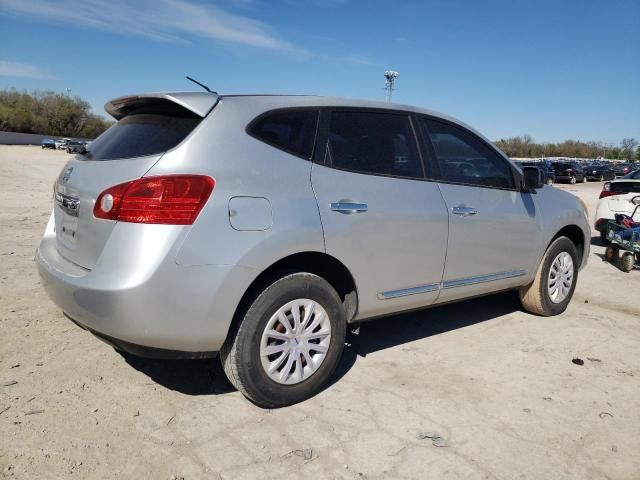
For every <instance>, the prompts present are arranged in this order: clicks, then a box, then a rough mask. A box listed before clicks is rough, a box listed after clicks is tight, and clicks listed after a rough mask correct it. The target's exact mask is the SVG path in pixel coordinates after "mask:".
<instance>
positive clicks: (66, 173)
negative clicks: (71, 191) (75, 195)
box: [61, 167, 73, 183]
mask: <svg viewBox="0 0 640 480" xmlns="http://www.w3.org/2000/svg"><path fill="white" fill-rule="evenodd" d="M72 173H73V167H69V168H67V169H66V170H65V171H64V174H63V175H62V180H61V183H67V182H68V181H69V178H70V177H71V174H72Z"/></svg>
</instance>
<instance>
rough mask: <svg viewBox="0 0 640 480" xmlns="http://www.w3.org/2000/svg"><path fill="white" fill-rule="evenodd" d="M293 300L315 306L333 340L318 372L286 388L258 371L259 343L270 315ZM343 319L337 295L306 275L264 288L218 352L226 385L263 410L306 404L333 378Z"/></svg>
mask: <svg viewBox="0 0 640 480" xmlns="http://www.w3.org/2000/svg"><path fill="white" fill-rule="evenodd" d="M297 298H308V299H311V300H314V301H316V302H317V303H319V304H320V305H321V306H322V307H323V308H324V309H325V311H326V312H327V315H328V316H329V321H330V325H331V340H330V343H329V348H328V350H327V353H326V356H325V358H324V360H323V361H322V363H321V364H320V366H319V367H318V369H317V370H316V371H315V372H314V373H312V374H311V376H310V377H308V378H306V379H305V380H303V381H302V382H300V383H296V384H293V385H285V384H281V383H278V382H276V381H275V380H272V379H271V378H270V377H269V376H268V374H267V372H266V371H265V370H264V368H263V367H262V363H261V359H260V342H261V339H262V334H263V332H264V329H265V328H266V326H267V323H268V321H269V319H270V318H271V316H272V315H273V314H274V313H275V312H276V311H277V310H278V309H279V308H280V307H282V306H283V305H285V304H286V303H287V302H290V301H291V300H295V299H297ZM346 325H347V321H346V316H345V312H344V308H343V305H342V302H341V301H340V297H339V296H338V294H337V293H336V291H335V289H334V288H333V287H332V286H331V285H330V284H329V283H328V282H327V281H326V280H324V279H323V278H321V277H319V276H317V275H313V274H310V273H293V274H289V275H286V276H284V277H282V278H280V279H278V280H275V281H274V282H273V283H271V284H270V285H268V286H267V287H266V288H265V289H264V290H262V292H260V293H259V294H258V295H257V296H256V297H255V298H254V300H253V301H251V302H250V305H248V307H247V308H246V310H245V311H244V314H241V316H240V317H239V321H238V322H237V324H236V326H235V328H233V330H232V331H230V332H229V337H228V338H227V341H226V342H225V344H224V346H223V347H222V349H221V351H220V360H221V362H222V366H223V368H224V371H225V374H226V375H227V378H228V379H229V381H230V382H231V383H232V384H233V386H234V387H236V388H237V389H238V390H239V391H240V392H241V393H242V394H243V395H244V396H245V397H247V398H248V399H249V400H251V401H252V402H253V403H255V404H256V405H258V406H260V407H263V408H278V407H284V406H288V405H293V404H295V403H298V402H301V401H303V400H306V399H307V398H309V397H312V396H314V395H315V394H317V393H318V392H320V391H321V390H322V388H323V387H324V386H325V385H326V383H327V381H328V380H329V377H330V376H331V375H332V374H333V372H334V370H335V368H336V366H337V365H338V362H339V361H340V356H341V354H342V350H343V348H344V340H345V335H346Z"/></svg>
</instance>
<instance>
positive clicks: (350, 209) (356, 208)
mask: <svg viewBox="0 0 640 480" xmlns="http://www.w3.org/2000/svg"><path fill="white" fill-rule="evenodd" d="M329 207H330V208H331V211H332V212H339V213H344V214H347V215H350V214H353V213H362V212H366V211H367V210H369V206H368V205H367V204H366V203H356V202H343V201H340V202H332V203H331V204H330V205H329Z"/></svg>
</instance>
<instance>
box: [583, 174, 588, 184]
mask: <svg viewBox="0 0 640 480" xmlns="http://www.w3.org/2000/svg"><path fill="white" fill-rule="evenodd" d="M582 183H587V177H586V175H585V176H584V177H582Z"/></svg>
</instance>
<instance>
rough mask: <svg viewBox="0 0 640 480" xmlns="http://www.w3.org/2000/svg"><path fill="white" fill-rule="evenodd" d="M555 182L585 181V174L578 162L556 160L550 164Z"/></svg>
mask: <svg viewBox="0 0 640 480" xmlns="http://www.w3.org/2000/svg"><path fill="white" fill-rule="evenodd" d="M552 168H553V171H554V172H555V174H556V181H557V182H569V183H577V182H586V181H587V176H586V174H585V172H584V170H583V168H582V166H581V165H580V164H579V163H578V162H557V163H553V164H552Z"/></svg>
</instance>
